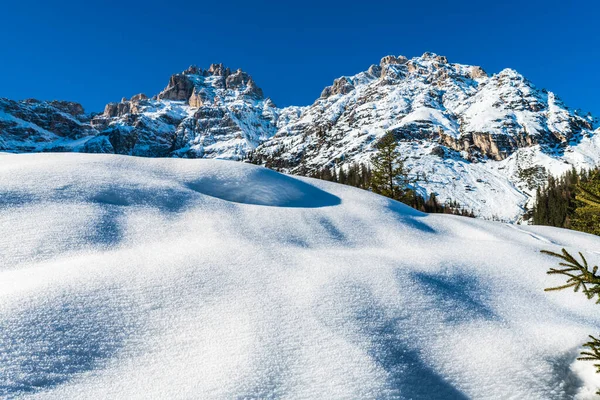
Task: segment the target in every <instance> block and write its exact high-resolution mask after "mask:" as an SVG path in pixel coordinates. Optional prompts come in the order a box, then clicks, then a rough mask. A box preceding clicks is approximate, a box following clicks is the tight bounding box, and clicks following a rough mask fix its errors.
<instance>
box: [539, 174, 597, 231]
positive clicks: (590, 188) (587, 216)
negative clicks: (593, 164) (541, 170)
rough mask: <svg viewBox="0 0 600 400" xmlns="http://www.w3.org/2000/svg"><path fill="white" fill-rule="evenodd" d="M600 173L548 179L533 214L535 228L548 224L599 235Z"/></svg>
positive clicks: (541, 190)
mask: <svg viewBox="0 0 600 400" xmlns="http://www.w3.org/2000/svg"><path fill="white" fill-rule="evenodd" d="M598 202H600V170H599V169H598V168H595V169H592V170H581V171H577V170H576V169H575V168H572V169H571V170H569V171H567V172H566V173H565V174H563V175H562V176H560V177H554V176H549V177H548V182H547V184H546V185H545V186H544V187H541V188H538V189H537V192H536V199H535V204H534V207H533V210H532V213H531V217H532V222H533V224H534V225H548V226H556V227H560V228H567V229H573V230H577V231H581V232H587V233H592V234H595V235H600V208H599V207H596V206H595V204H596V203H598Z"/></svg>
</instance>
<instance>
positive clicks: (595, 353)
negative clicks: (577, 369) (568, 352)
mask: <svg viewBox="0 0 600 400" xmlns="http://www.w3.org/2000/svg"><path fill="white" fill-rule="evenodd" d="M590 339H592V340H591V341H589V342H587V343H586V344H584V345H583V347H586V348H588V349H589V351H582V352H581V357H579V358H577V359H578V360H582V361H595V362H597V364H594V367H596V372H597V373H600V340H598V339H597V338H595V337H593V336H592V335H590Z"/></svg>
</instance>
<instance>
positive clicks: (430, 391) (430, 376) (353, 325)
mask: <svg viewBox="0 0 600 400" xmlns="http://www.w3.org/2000/svg"><path fill="white" fill-rule="evenodd" d="M338 289H341V290H338ZM333 292H334V293H335V292H338V293H337V294H336V295H334V296H335V298H332V299H329V304H333V307H334V309H333V310H329V312H333V313H334V315H337V316H336V317H334V322H331V317H328V316H324V317H323V322H324V323H325V324H327V325H330V326H331V327H332V328H333V329H335V330H336V331H338V332H341V333H342V334H343V335H348V333H350V336H349V337H348V339H349V340H351V341H356V340H359V343H363V340H366V341H367V343H368V354H369V355H370V356H371V357H372V359H373V360H374V361H375V362H376V363H377V364H378V365H379V366H380V367H381V368H382V369H383V370H384V371H385V372H386V373H387V376H388V379H387V385H386V386H387V388H386V389H385V390H384V393H382V397H383V398H390V397H391V398H404V399H427V400H452V399H457V400H466V399H467V398H468V397H467V396H465V395H464V394H463V393H462V392H461V391H460V390H458V389H456V388H455V387H454V386H453V385H452V384H451V383H450V382H448V381H447V380H446V379H445V378H444V377H443V376H442V375H440V374H439V373H438V372H436V371H435V370H434V369H433V368H432V367H430V366H429V365H428V364H427V363H426V361H424V360H423V358H422V357H421V355H420V353H419V350H418V349H417V348H415V346H414V343H413V340H411V338H410V336H409V335H407V333H410V328H407V327H406V324H405V319H406V316H402V317H390V316H387V315H386V314H385V311H384V310H383V309H381V308H380V307H378V306H377V299H376V298H375V296H374V295H373V294H372V292H371V291H370V290H369V289H368V288H366V287H364V286H362V285H360V284H357V283H350V284H344V285H340V286H339V287H338V288H334V289H333ZM323 300H325V301H324V303H327V299H323ZM338 308H339V309H338ZM352 332H354V334H352ZM357 334H358V338H357V337H355V336H356V335H357Z"/></svg>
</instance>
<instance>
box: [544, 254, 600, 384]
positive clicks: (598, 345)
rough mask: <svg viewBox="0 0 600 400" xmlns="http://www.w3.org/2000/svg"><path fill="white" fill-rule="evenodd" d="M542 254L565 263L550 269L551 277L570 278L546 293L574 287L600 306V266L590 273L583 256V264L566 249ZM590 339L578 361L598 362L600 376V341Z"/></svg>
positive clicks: (593, 338)
mask: <svg viewBox="0 0 600 400" xmlns="http://www.w3.org/2000/svg"><path fill="white" fill-rule="evenodd" d="M542 253H544V254H548V255H550V256H553V257H557V258H560V259H561V260H563V261H564V262H561V263H559V264H558V265H560V266H561V267H564V268H562V269H561V268H550V270H549V271H548V272H547V273H548V274H549V275H555V274H561V275H565V276H567V277H568V278H569V279H567V283H566V284H564V285H561V286H556V287H552V288H547V289H545V290H546V291H551V290H562V289H567V288H571V287H572V288H574V290H575V291H576V292H577V291H579V289H583V293H584V294H585V295H586V296H587V298H588V299H593V298H594V296H598V300H597V301H596V304H600V275H597V274H598V266H594V267H593V268H592V270H591V271H590V267H589V265H588V263H587V260H586V259H585V257H584V256H583V254H581V253H579V256H580V257H581V262H579V261H577V260H576V259H575V257H573V256H572V255H571V254H569V252H567V251H566V250H565V249H562V254H559V253H554V252H552V251H547V250H542ZM590 339H591V340H590V341H589V342H587V343H585V344H584V345H583V347H584V350H583V351H582V352H581V356H580V357H578V358H577V359H578V360H581V361H594V362H596V364H594V367H596V372H597V373H599V374H600V340H599V339H597V338H595V337H594V336H591V335H590ZM596 394H598V395H600V390H598V391H597V392H596Z"/></svg>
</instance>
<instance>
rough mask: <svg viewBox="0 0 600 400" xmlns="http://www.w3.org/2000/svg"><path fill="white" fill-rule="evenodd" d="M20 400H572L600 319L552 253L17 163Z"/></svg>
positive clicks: (102, 169)
mask: <svg viewBox="0 0 600 400" xmlns="http://www.w3.org/2000/svg"><path fill="white" fill-rule="evenodd" d="M0 210H1V212H0V231H1V232H2V235H0V315H1V316H0V397H10V398H13V397H25V398H27V397H35V398H55V399H65V398H86V399H92V398H96V399H97V398H121V399H123V398H140V399H148V398H171V399H175V398H202V399H209V398H210V399H212V398H215V399H220V398H223V399H226V398H227V399H229V398H288V399H316V398H327V399H355V398H365V399H372V398H400V399H467V398H475V399H478V398H479V399H484V398H485V399H508V398H512V399H566V398H574V397H575V398H580V399H584V398H592V393H593V392H594V391H595V387H596V385H600V380H599V379H598V377H597V376H596V375H595V374H594V370H593V367H592V365H591V363H585V362H576V361H575V358H576V357H577V354H578V349H579V346H580V344H581V343H583V342H584V341H585V339H586V337H587V336H586V335H587V334H590V333H591V334H595V333H598V330H599V329H600V313H598V306H596V305H594V304H593V303H592V302H590V301H588V300H586V299H585V298H584V296H582V295H581V294H574V293H569V292H565V293H562V292H561V293H558V292H557V293H546V292H544V291H543V289H544V287H548V286H551V285H555V284H557V283H559V282H561V280H560V279H559V278H552V277H548V276H547V275H546V274H545V272H546V270H547V269H548V268H549V267H550V266H553V265H555V263H556V261H555V260H554V259H552V258H550V257H548V256H544V255H542V254H540V253H539V250H540V249H549V250H559V249H560V247H561V246H566V247H567V248H569V249H572V250H579V249H581V250H583V251H584V252H585V254H586V255H587V256H588V257H589V259H590V260H591V261H593V262H598V261H600V255H599V254H598V253H596V252H595V251H597V250H598V249H599V248H600V246H599V245H600V238H597V237H593V236H589V235H585V234H580V233H576V232H569V231H564V230H560V229H553V228H532V227H517V226H513V225H507V224H501V223H493V222H487V221H482V220H476V219H468V218H462V217H455V216H447V215H425V214H421V213H419V212H417V211H415V210H413V209H411V208H409V207H406V206H404V205H402V204H399V203H396V202H393V201H390V200H388V199H386V198H383V197H380V196H376V195H373V194H370V193H368V192H366V191H361V190H358V189H354V188H350V187H347V186H341V185H337V184H333V183H328V182H322V181H317V180H312V179H308V178H295V177H290V176H285V175H280V174H278V173H275V172H273V171H270V170H267V169H264V168H262V167H256V166H252V165H247V164H242V163H234V162H227V161H218V160H182V159H141V158H134V157H124V156H115V155H84V154H31V155H0Z"/></svg>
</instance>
